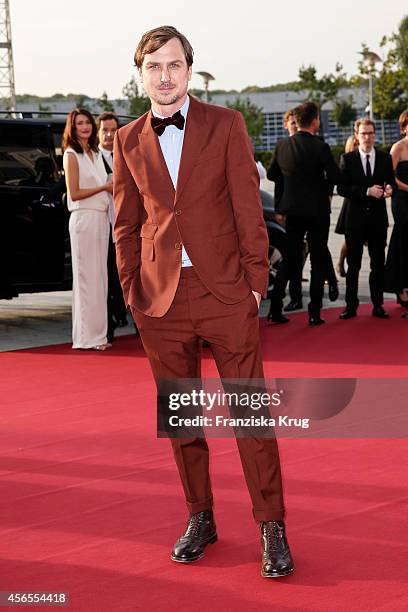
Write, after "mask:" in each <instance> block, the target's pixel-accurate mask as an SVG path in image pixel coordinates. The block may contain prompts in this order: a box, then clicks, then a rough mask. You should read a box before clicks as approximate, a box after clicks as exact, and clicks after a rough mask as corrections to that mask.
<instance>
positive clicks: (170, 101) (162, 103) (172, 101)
mask: <svg viewBox="0 0 408 612" xmlns="http://www.w3.org/2000/svg"><path fill="white" fill-rule="evenodd" d="M180 98H181V96H180V95H178V94H174V95H173V96H171V97H166V98H162V97H161V96H160V94H157V95H154V96H151V99H152V100H153V102H156V104H158V105H159V106H170V105H171V104H175V103H176V102H177V101H178V100H180Z"/></svg>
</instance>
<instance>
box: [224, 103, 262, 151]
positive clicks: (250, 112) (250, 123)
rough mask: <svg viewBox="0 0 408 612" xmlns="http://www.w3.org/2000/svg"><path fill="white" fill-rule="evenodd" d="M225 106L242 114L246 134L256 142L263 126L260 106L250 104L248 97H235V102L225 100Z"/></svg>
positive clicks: (258, 140)
mask: <svg viewBox="0 0 408 612" xmlns="http://www.w3.org/2000/svg"><path fill="white" fill-rule="evenodd" d="M227 106H228V108H233V109H234V110H237V111H239V112H240V113H241V114H242V115H243V117H244V120H245V123H246V126H247V130H248V134H249V135H250V137H251V138H252V139H253V141H254V144H258V143H259V142H260V136H261V134H262V130H263V126H264V116H263V113H262V108H260V107H259V106H256V104H252V103H251V101H250V99H249V98H246V99H245V100H241V98H237V99H236V100H235V102H231V103H230V102H227Z"/></svg>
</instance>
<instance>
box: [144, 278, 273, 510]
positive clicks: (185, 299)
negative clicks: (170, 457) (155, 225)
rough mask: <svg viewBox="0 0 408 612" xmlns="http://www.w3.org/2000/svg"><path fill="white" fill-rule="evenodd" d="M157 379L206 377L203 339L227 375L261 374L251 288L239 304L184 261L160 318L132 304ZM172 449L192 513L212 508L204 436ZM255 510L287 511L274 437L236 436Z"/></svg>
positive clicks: (175, 443) (173, 441)
mask: <svg viewBox="0 0 408 612" xmlns="http://www.w3.org/2000/svg"><path fill="white" fill-rule="evenodd" d="M132 315H133V318H134V320H135V323H136V324H137V327H138V329H139V332H140V335H141V339H142V342H143V346H144V348H145V351H146V354H147V356H148V359H149V361H150V365H151V367H152V370H153V375H154V378H155V380H156V382H157V381H158V380H160V379H165V380H168V379H180V378H194V379H199V378H200V376H201V364H200V342H201V339H203V340H207V341H208V342H209V343H210V344H211V350H212V353H213V356H214V360H215V362H216V365H217V368H218V372H219V374H220V377H221V378H249V379H253V378H255V379H263V367H262V357H261V350H260V342H259V321H258V307H257V303H256V300H255V297H254V296H253V294H252V293H249V295H248V296H247V298H246V299H244V300H243V301H241V302H238V303H237V304H225V303H223V302H221V301H220V300H218V299H217V298H216V297H215V296H214V295H213V294H212V293H211V292H210V291H209V290H208V289H207V288H206V286H205V285H204V284H203V283H202V282H201V280H200V279H199V277H198V276H197V274H196V272H195V270H194V268H191V267H190V268H182V270H181V277H180V281H179V284H178V288H177V291H176V294H175V297H174V300H173V303H172V305H171V307H170V309H169V310H168V311H167V313H166V314H165V315H164V316H162V317H150V316H147V315H145V314H143V313H141V312H140V311H138V310H136V309H135V308H132ZM171 444H172V447H173V452H174V456H175V460H176V463H177V467H178V470H179V474H180V478H181V481H182V485H183V488H184V493H185V497H186V503H187V507H188V510H189V512H190V514H195V513H196V512H200V511H202V510H207V509H210V508H211V507H212V504H213V495H212V490H211V482H210V475H209V449H208V445H207V442H206V440H205V438H201V437H200V438H198V437H197V438H183V439H179V438H173V439H171ZM237 445H238V450H239V453H240V458H241V462H242V467H243V470H244V475H245V479H246V483H247V486H248V490H249V493H250V496H251V500H252V506H253V515H254V518H255V519H256V520H258V521H268V520H281V519H283V517H284V505H283V494H282V481H281V471H280V462H279V452H278V446H277V442H276V439H275V438H253V437H246V438H237Z"/></svg>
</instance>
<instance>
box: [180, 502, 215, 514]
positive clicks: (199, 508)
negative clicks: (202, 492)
mask: <svg viewBox="0 0 408 612" xmlns="http://www.w3.org/2000/svg"><path fill="white" fill-rule="evenodd" d="M186 504H187V508H188V511H189V513H190V516H192V515H193V514H197V512H203V511H204V510H212V507H213V501H212V499H208V500H206V501H202V502H194V503H190V502H186Z"/></svg>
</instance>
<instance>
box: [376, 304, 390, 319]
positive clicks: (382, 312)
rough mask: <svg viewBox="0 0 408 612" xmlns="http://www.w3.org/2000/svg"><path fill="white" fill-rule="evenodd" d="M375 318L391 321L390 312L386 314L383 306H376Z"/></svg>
mask: <svg viewBox="0 0 408 612" xmlns="http://www.w3.org/2000/svg"><path fill="white" fill-rule="evenodd" d="M373 317H377V319H389V318H390V315H389V314H388V312H385V310H384V308H383V307H382V306H376V307H375V308H373Z"/></svg>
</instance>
